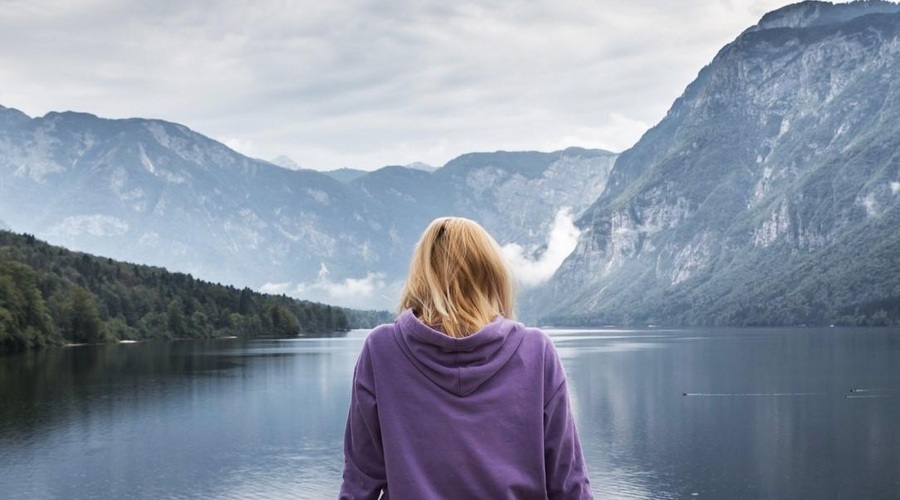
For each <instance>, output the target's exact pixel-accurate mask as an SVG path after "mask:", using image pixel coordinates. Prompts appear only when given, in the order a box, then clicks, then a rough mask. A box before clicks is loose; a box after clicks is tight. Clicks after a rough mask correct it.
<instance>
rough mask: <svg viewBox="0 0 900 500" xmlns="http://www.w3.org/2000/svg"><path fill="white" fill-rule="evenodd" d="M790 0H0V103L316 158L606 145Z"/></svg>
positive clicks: (302, 160) (654, 118)
mask: <svg viewBox="0 0 900 500" xmlns="http://www.w3.org/2000/svg"><path fill="white" fill-rule="evenodd" d="M793 1H794V0H759V1H754V2H735V1H717V2H710V1H708V0H684V1H678V2H664V1H661V0H610V1H609V2H593V1H589V0H571V1H566V2H555V1H551V0H538V1H524V0H509V1H504V2H483V1H478V0H459V1H454V2H445V1H440V0H425V1H419V0H396V1H391V2H375V3H372V2H365V1H363V0H346V1H342V2H314V1H312V0H300V1H297V2H287V3H286V2H282V1H278V0H259V1H254V2H240V1H239V2H179V1H174V0H159V1H156V2H118V1H115V0H81V1H77V2H76V1H64V0H33V1H12V2H4V3H2V5H3V8H0V44H2V46H3V47H6V48H8V50H4V51H2V53H0V81H2V82H3V85H2V87H0V104H3V105H6V106H11V107H15V108H19V109H22V110H23V111H25V112H26V113H28V114H30V115H43V114H44V113H46V112H47V111H51V110H66V109H74V110H82V111H88V112H92V113H95V114H98V115H100V116H105V117H114V118H115V117H123V118H124V117H132V116H143V117H158V118H164V119H166V120H170V121H175V122H179V123H183V124H185V125H187V126H189V127H191V128H193V129H195V130H197V131H199V132H201V133H203V134H206V135H209V136H212V137H214V138H217V139H220V140H223V142H226V143H227V144H229V145H231V146H234V147H235V148H236V149H238V150H239V151H241V152H244V153H246V154H249V155H252V156H256V157H260V158H274V157H276V156H278V155H281V154H285V155H288V156H290V157H291V158H293V159H294V160H296V161H297V163H299V164H301V165H304V166H308V167H309V168H321V169H328V168H335V167H342V166H351V167H357V168H366V169H371V168H377V167H380V166H384V165H388V164H407V163H412V162H413V161H423V162H426V163H429V164H432V165H442V164H444V163H445V162H446V161H448V160H450V159H451V158H452V157H454V156H456V155H459V154H462V153H467V152H472V151H494V150H498V149H505V150H532V149H535V148H539V147H544V146H545V145H549V146H550V147H548V149H557V147H555V146H554V145H555V144H559V146H570V145H579V146H594V147H603V148H605V149H611V150H614V151H620V150H622V149H624V148H625V147H628V146H630V145H631V144H632V143H633V142H634V139H635V138H636V137H637V136H638V135H640V133H641V128H642V127H643V128H646V126H647V125H652V124H654V123H656V122H658V121H659V120H660V119H661V118H662V117H663V116H664V115H665V112H666V110H667V109H668V108H669V107H670V106H671V104H672V102H673V101H674V99H675V98H676V97H678V96H679V95H680V94H681V93H682V92H683V90H684V88H685V86H686V85H687V84H688V83H689V82H690V81H691V80H692V79H694V78H695V77H696V75H697V72H698V71H699V70H700V68H702V67H703V65H705V64H707V63H708V62H709V61H710V60H711V59H712V57H713V56H714V55H715V53H716V52H717V51H718V50H719V49H720V48H721V47H722V46H723V45H724V44H725V43H728V42H730V41H731V40H733V39H734V38H735V37H736V36H737V35H738V34H739V33H740V32H741V31H742V30H744V29H745V28H747V27H749V26H751V25H752V24H755V23H756V22H757V21H758V20H759V18H760V16H762V14H763V13H765V12H766V11H768V10H772V9H774V8H777V7H780V6H783V5H786V4H788V3H791V2H793ZM109 40H119V41H121V43H116V44H110V43H109ZM86 68H89V70H87V69H86Z"/></svg>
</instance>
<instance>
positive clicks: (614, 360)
mask: <svg viewBox="0 0 900 500" xmlns="http://www.w3.org/2000/svg"><path fill="white" fill-rule="evenodd" d="M611 337H612V336H610V335H604V334H602V333H600V332H598V335H596V336H591V335H589V334H588V333H587V332H581V335H580V336H579V337H578V338H577V341H572V340H573V338H572V337H569V339H568V340H566V339H565V337H563V338H559V339H557V342H558V345H559V346H560V353H561V355H563V356H564V362H565V364H566V368H567V371H568V372H569V375H570V384H571V385H572V388H573V391H572V392H573V397H574V401H573V406H575V408H576V413H577V415H578V424H579V429H580V431H581V433H582V436H583V441H584V443H585V453H586V455H587V459H588V462H589V464H590V465H591V473H592V478H593V479H594V483H595V490H596V492H597V494H598V496H600V497H605V498H685V497H695V496H696V497H706V498H789V497H795V498H837V497H844V498H865V497H871V498H890V497H891V496H892V495H895V494H896V492H897V491H900V475H898V472H900V440H897V439H896V438H895V437H892V436H893V435H894V434H896V432H897V431H898V422H900V398H897V399H888V398H881V399H880V400H877V401H876V400H872V401H870V402H871V403H874V404H872V405H869V406H865V405H859V404H857V403H858V401H852V400H848V399H846V398H845V396H846V395H847V394H848V393H849V389H850V388H852V387H854V384H856V383H859V381H863V380H864V381H867V383H868V384H869V386H871V387H875V383H874V381H880V382H881V383H882V384H887V385H889V386H892V387H897V386H898V385H900V378H898V375H900V349H898V346H900V342H898V338H900V332H896V331H893V332H891V331H885V330H878V331H876V330H857V331H851V330H838V331H835V330H825V331H813V330H795V331H787V330H730V331H708V332H707V331H700V332H697V331H691V332H686V331H685V332H677V331H676V332H668V333H666V334H664V335H662V336H660V335H658V334H656V332H653V333H651V332H647V331H636V332H633V334H628V333H627V332H626V333H624V334H623V332H617V335H616V336H615V338H611ZM559 340H563V341H562V342H559ZM684 393H700V394H718V395H719V397H685V396H683V394H684ZM750 394H753V395H755V396H754V397H746V396H748V395H750ZM882 394H884V393H882ZM776 395H777V396H776Z"/></svg>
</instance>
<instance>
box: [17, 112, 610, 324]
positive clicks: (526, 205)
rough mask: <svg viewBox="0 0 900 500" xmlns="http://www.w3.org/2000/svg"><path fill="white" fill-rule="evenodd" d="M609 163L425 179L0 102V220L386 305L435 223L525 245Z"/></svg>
mask: <svg viewBox="0 0 900 500" xmlns="http://www.w3.org/2000/svg"><path fill="white" fill-rule="evenodd" d="M615 158H616V156H615V155H614V154H612V153H609V152H606V151H596V150H584V149H576V148H573V149H568V150H565V151H558V152H555V153H537V152H520V153H503V152H500V153H484V154H471V155H465V156H463V157H460V158H458V159H457V160H454V161H451V162H450V163H448V164H447V165H446V166H444V167H443V168H441V169H437V170H434V171H433V172H429V171H428V170H430V169H427V168H424V167H423V166H421V165H417V166H415V168H409V167H385V168H383V169H381V170H378V171H375V172H354V173H353V175H347V176H344V177H343V178H342V177H341V176H338V175H335V173H331V174H329V173H322V172H316V171H312V170H303V169H299V170H294V169H286V168H281V167H278V166H276V165H274V164H272V163H269V162H265V161H261V160H255V159H251V158H247V157H245V156H242V155H240V154H238V153H236V152H235V151H232V150H231V149H229V148H227V147H226V146H224V145H222V144H221V143H219V142H216V141H214V140H212V139H210V138H208V137H205V136H203V135H201V134H198V133H196V132H194V131H192V130H190V129H188V128H187V127H184V126H182V125H178V124H174V123H169V122H165V121H160V120H145V119H137V118H136V119H128V120H107V119H102V118H98V117H96V116H94V115H90V114H86V113H74V112H65V113H55V112H54V113H48V114H47V115H46V116H43V117H37V118H32V117H29V116H26V115H25V114H24V113H22V112H20V111H18V110H15V109H11V108H5V107H0V219H2V220H4V221H6V223H7V224H8V226H9V227H10V229H12V230H14V231H22V232H28V233H32V234H35V235H36V236H38V237H39V238H43V239H46V240H48V241H50V242H51V243H54V244H58V245H64V246H67V247H69V248H72V249H74V250H81V251H88V252H92V253H95V254H99V255H103V256H110V257H113V258H117V259H122V260H126V261H130V262H137V263H147V264H152V265H159V266H165V267H166V268H168V269H171V270H174V271H181V272H189V273H192V274H193V275H195V276H197V277H199V278H202V279H207V280H212V281H218V282H222V283H227V284H233V285H236V286H239V287H240V286H249V287H251V288H253V289H261V290H263V291H267V292H274V293H287V294H291V295H295V296H299V297H302V298H307V299H312V300H320V301H324V302H330V303H337V304H341V305H346V306H354V307H367V308H368V307H382V308H393V307H394V296H395V295H396V290H397V288H398V287H399V284H400V282H401V281H402V279H403V276H404V275H405V271H406V267H407V266H408V262H409V257H410V255H411V252H412V248H413V245H414V244H415V241H416V240H417V239H418V236H419V234H421V231H422V230H423V229H424V228H425V226H426V225H427V224H428V222H430V221H431V220H432V219H433V218H435V217H438V216H443V215H451V214H452V215H461V216H467V217H472V218H476V219H478V220H480V221H482V222H483V223H484V224H485V225H486V226H487V227H488V228H489V229H490V230H491V231H492V232H493V233H494V234H496V235H497V237H498V239H499V240H500V241H501V243H515V244H518V245H521V246H523V247H525V248H528V249H532V250H538V251H539V248H540V246H541V245H542V244H543V243H545V241H546V238H547V236H548V234H549V232H550V229H551V226H552V224H553V222H554V220H555V216H556V214H557V212H559V211H560V210H561V209H563V208H568V209H569V210H571V212H572V213H573V215H575V216H577V215H580V214H581V213H582V212H583V211H584V210H586V209H587V207H588V206H590V204H591V202H593V200H594V199H596V197H597V196H599V195H600V193H601V192H602V191H603V189H604V187H605V179H606V177H607V175H608V173H609V171H610V170H611V168H612V165H613V162H614V161H615Z"/></svg>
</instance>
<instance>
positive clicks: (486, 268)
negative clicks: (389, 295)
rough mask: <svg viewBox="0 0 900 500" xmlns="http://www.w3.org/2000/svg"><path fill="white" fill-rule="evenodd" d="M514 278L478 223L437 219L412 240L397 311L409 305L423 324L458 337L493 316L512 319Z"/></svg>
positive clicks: (495, 246) (490, 319)
mask: <svg viewBox="0 0 900 500" xmlns="http://www.w3.org/2000/svg"><path fill="white" fill-rule="evenodd" d="M515 293H516V291H515V280H514V279H513V277H512V274H511V273H510V271H509V268H508V267H507V265H506V261H505V260H504V258H503V254H502V252H501V251H500V246H499V245H498V244H497V242H496V241H494V239H493V238H491V235H489V234H488V233H487V231H485V230H484V228H482V227H481V226H479V225H478V223H476V222H474V221H471V220H469V219H464V218H462V217H441V218H439V219H435V220H434V221H432V223H431V224H430V225H429V226H428V228H427V229H426V230H425V232H424V233H422V238H421V239H419V243H418V244H416V249H415V252H414V253H413V257H412V262H410V265H409V276H407V278H406V284H405V285H404V287H403V292H402V295H401V298H400V310H401V311H403V310H405V309H412V310H413V313H414V314H415V315H416V316H417V317H418V318H419V320H421V321H422V322H423V323H425V324H426V325H429V326H431V327H433V328H436V329H439V330H441V331H443V332H444V333H445V334H447V335H449V336H451V337H455V338H460V337H466V336H468V335H471V334H472V333H475V332H477V331H478V330H480V329H481V328H482V327H483V326H485V325H487V324H488V323H490V322H491V321H493V320H494V318H496V317H497V316H498V315H502V316H505V317H507V318H510V319H512V318H513V317H514V313H513V307H514V306H515Z"/></svg>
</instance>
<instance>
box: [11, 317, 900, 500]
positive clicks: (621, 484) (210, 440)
mask: <svg viewBox="0 0 900 500" xmlns="http://www.w3.org/2000/svg"><path fill="white" fill-rule="evenodd" d="M549 333H551V335H552V337H553V339H554V342H555V343H556V345H557V348H558V350H559V352H560V355H561V357H562V359H563V363H564V365H565V368H566V371H567V373H568V376H569V385H570V393H571V397H572V406H573V409H574V411H575V415H576V421H577V426H578V430H579V433H580V434H581V439H582V444H583V446H584V452H585V457H586V459H587V462H588V466H589V470H590V473H591V479H592V483H593V488H594V492H595V496H597V497H598V498H653V499H666V498H714V499H731V498H736V499H755V498H852V499H862V498H900V437H898V436H900V331H898V330H896V329H894V330H887V329H844V328H827V329H814V328H804V329H709V330H653V329H647V330H552V331H550V332H549ZM365 334H366V332H364V331H353V332H350V334H348V336H347V337H346V338H330V339H292V340H253V341H247V340H240V339H232V340H215V341H180V342H168V343H161V342H160V343H142V344H127V345H126V344H123V345H110V346H81V347H70V348H64V349H52V350H47V351H44V352H39V353H30V354H25V355H17V356H7V357H0V498H9V499H19V498H28V499H31V498H65V499H81V498H100V499H119V498H128V499H137V498H154V499H181V498H223V499H229V498H235V499H236V498H271V499H281V498H310V499H318V498H336V494H337V490H338V486H339V483H340V474H341V467H342V460H343V456H342V451H341V450H342V434H343V429H344V421H345V418H346V414H347V405H348V402H349V394H350V384H351V376H352V369H353V365H354V363H355V361H356V356H357V354H358V352H359V349H360V347H361V345H362V339H363V338H364V336H365Z"/></svg>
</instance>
